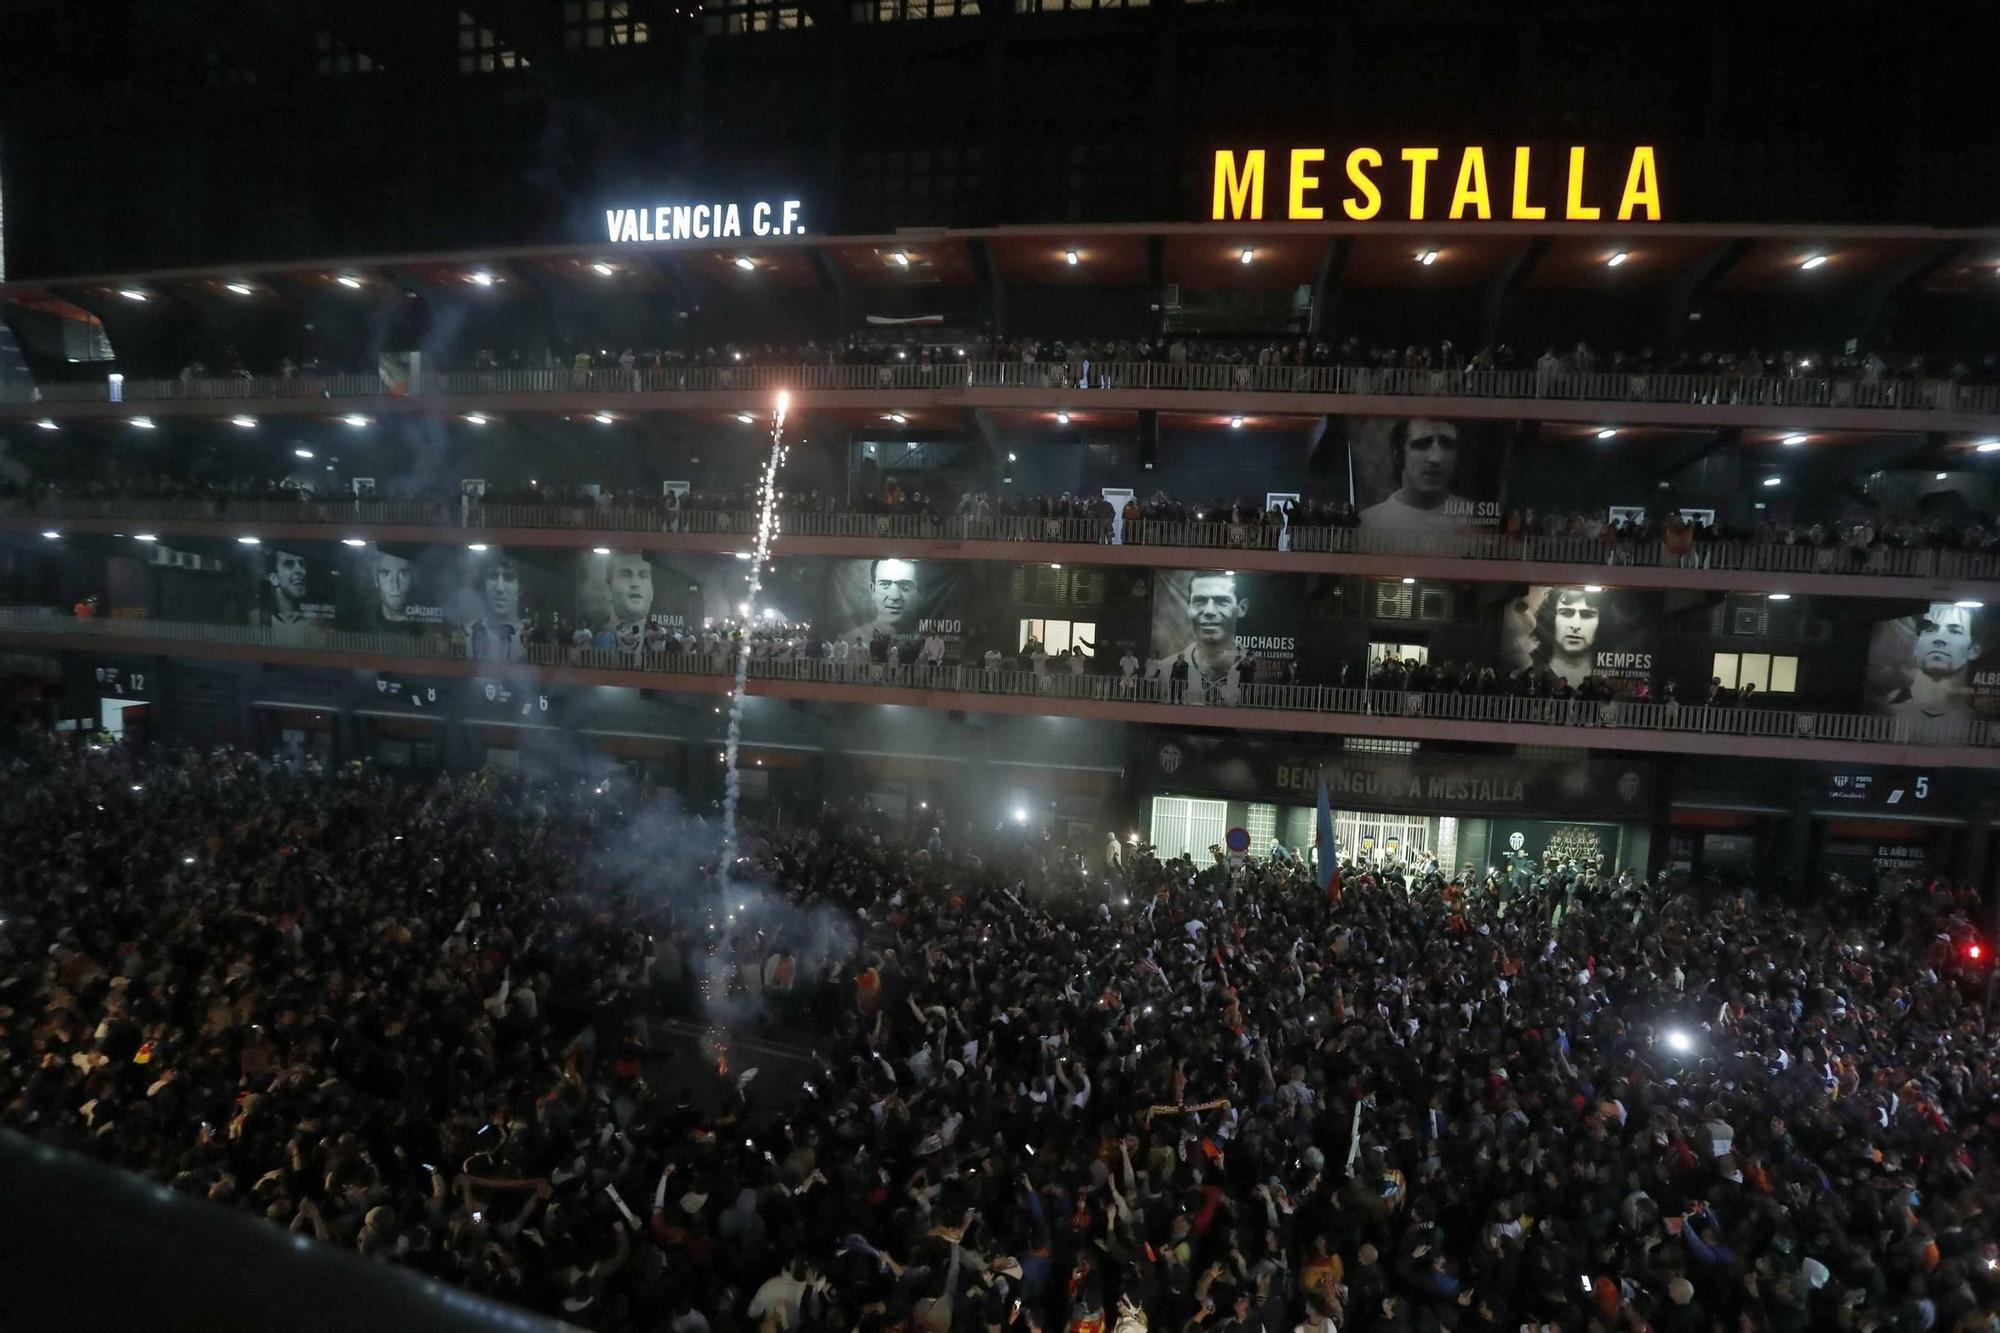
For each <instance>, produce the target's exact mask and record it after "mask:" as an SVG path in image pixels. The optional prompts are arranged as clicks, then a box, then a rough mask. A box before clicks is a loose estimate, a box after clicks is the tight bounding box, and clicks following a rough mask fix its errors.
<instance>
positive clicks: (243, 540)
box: [236, 537, 263, 546]
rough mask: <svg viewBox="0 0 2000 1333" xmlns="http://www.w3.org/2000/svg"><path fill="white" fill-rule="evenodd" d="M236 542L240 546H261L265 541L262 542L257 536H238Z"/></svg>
mask: <svg viewBox="0 0 2000 1333" xmlns="http://www.w3.org/2000/svg"><path fill="white" fill-rule="evenodd" d="M236 544H237V545H238V546H261V545H263V543H262V542H261V541H260V540H258V539H257V538H255V537H238V538H237V539H236Z"/></svg>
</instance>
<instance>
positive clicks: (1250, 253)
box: [1236, 245, 1257, 264]
mask: <svg viewBox="0 0 2000 1333" xmlns="http://www.w3.org/2000/svg"><path fill="white" fill-rule="evenodd" d="M1256 257H1257V252H1256V251H1255V250H1253V249H1251V248H1250V247H1249V246H1247V245H1246V246H1244V247H1243V253H1242V254H1240V255H1238V256H1236V258H1237V259H1238V260H1239V261H1241V262H1242V263H1245V264H1247V263H1249V262H1250V261H1251V260H1253V259H1255V258H1256Z"/></svg>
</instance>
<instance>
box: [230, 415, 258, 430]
mask: <svg viewBox="0 0 2000 1333" xmlns="http://www.w3.org/2000/svg"><path fill="white" fill-rule="evenodd" d="M229 424H230V425H232V426H234V427H236V428H237V429H238V430H255V429H257V418H255V417H231V418H229Z"/></svg>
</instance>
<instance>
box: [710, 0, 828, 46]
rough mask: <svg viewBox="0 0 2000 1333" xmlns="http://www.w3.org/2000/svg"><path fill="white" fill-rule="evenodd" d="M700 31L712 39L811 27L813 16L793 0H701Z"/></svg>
mask: <svg viewBox="0 0 2000 1333" xmlns="http://www.w3.org/2000/svg"><path fill="white" fill-rule="evenodd" d="M701 24H702V30H703V31H704V32H707V33H709V34H710V35H711V36H728V37H734V36H736V35H737V34H739V33H746V32H783V31H785V30H787V29H791V28H810V27H811V26H812V15H811V14H808V13H807V12H806V8H805V6H804V5H802V4H798V3H795V0H702V5H701Z"/></svg>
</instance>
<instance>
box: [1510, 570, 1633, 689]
mask: <svg viewBox="0 0 2000 1333" xmlns="http://www.w3.org/2000/svg"><path fill="white" fill-rule="evenodd" d="M1660 614H1661V603H1660V596H1659V594H1658V593H1651V592H1636V591H1630V590H1624V589H1619V590H1611V591H1607V590H1605V589H1603V588H1590V587H1582V586H1567V587H1564V586H1555V585H1550V584H1544V583H1538V584H1535V585H1533V586H1531V587H1528V588H1525V589H1523V590H1522V592H1521V594H1520V595H1519V596H1518V597H1515V598H1514V599H1512V600H1511V601H1509V602H1508V603H1507V605H1506V608H1505V609H1504V611H1503V612H1502V614H1501V619H1500V661H1501V664H1502V665H1503V666H1504V667H1505V668H1506V669H1507V670H1509V671H1513V670H1517V669H1520V668H1527V669H1529V670H1531V671H1535V672H1540V671H1542V670H1544V669H1546V670H1548V671H1552V672H1554V673H1555V674H1556V675H1557V676H1558V677H1560V678H1561V679H1563V680H1565V681H1568V682H1569V684H1570V685H1571V686H1572V687H1576V686H1580V685H1582V684H1583V683H1584V682H1585V681H1587V680H1589V679H1591V678H1592V677H1596V678H1597V679H1598V680H1601V681H1605V682H1607V683H1609V684H1610V685H1611V686H1612V688H1613V689H1615V690H1616V691H1618V692H1619V693H1621V694H1630V693H1631V692H1632V691H1633V690H1634V689H1636V688H1637V687H1638V686H1639V684H1640V683H1641V682H1645V683H1647V684H1648V685H1649V686H1650V684H1651V682H1652V679H1653V663H1654V657H1655V654H1656V651H1657V650H1656V648H1655V643H1656V640H1657V634H1658V629H1657V627H1658V624H1659V619H1660Z"/></svg>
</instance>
